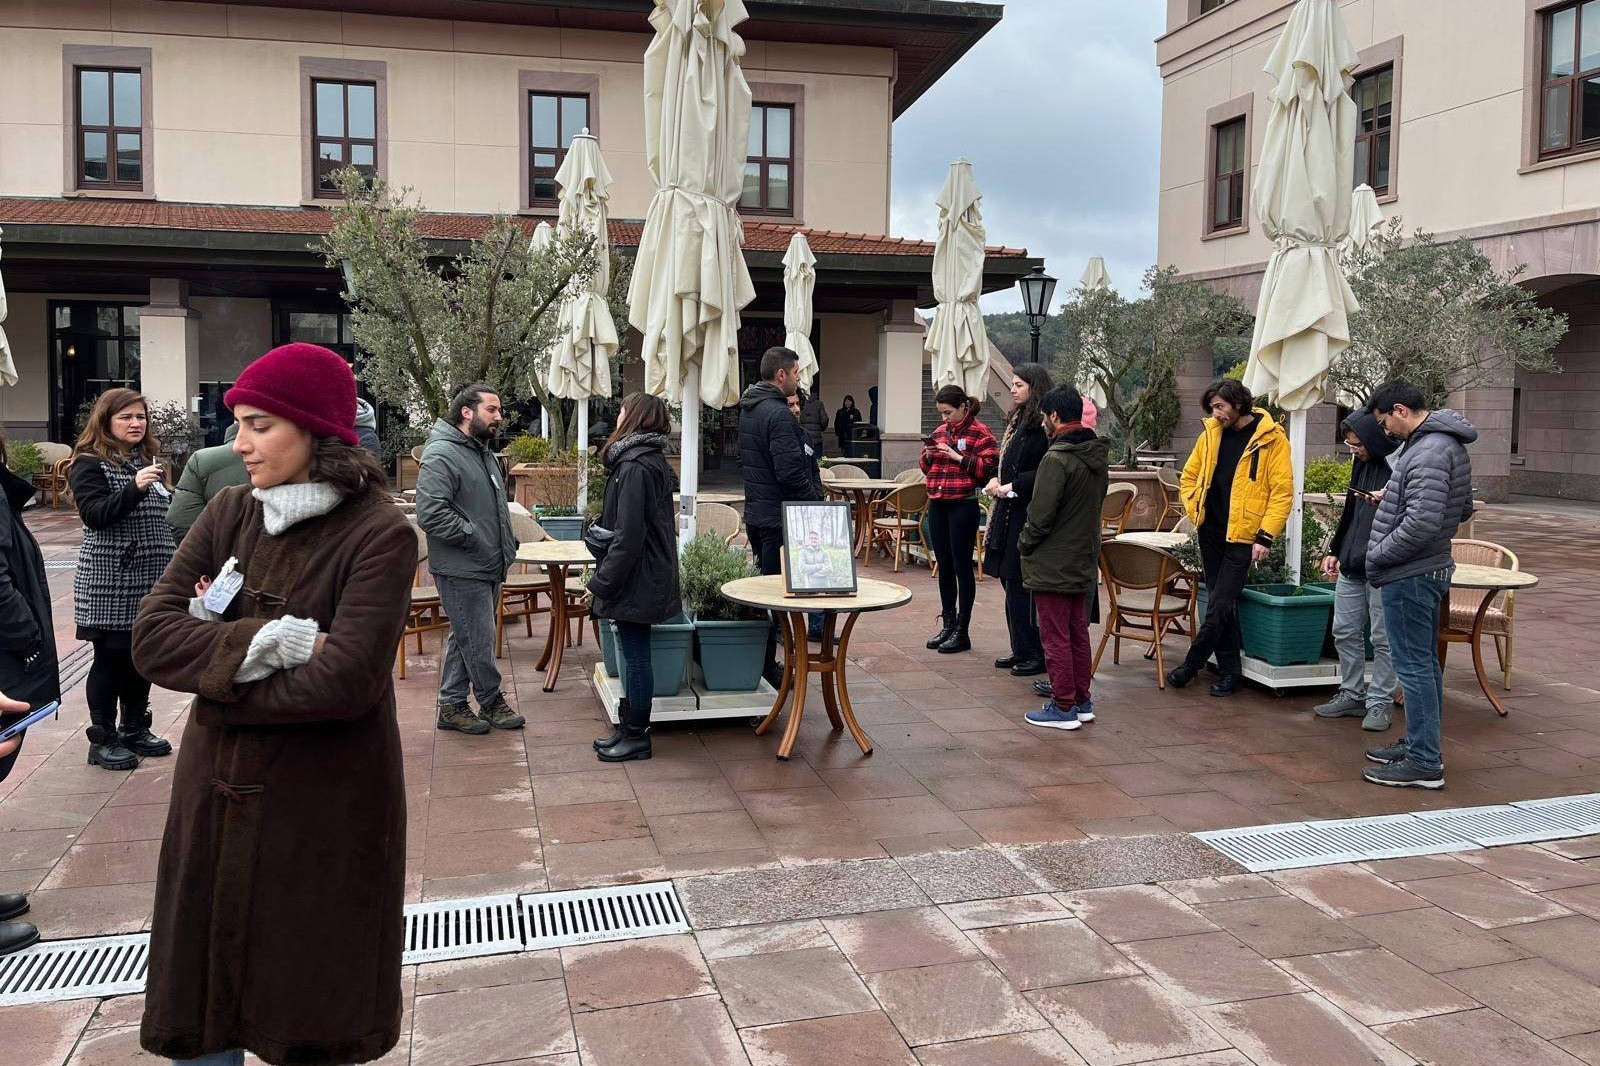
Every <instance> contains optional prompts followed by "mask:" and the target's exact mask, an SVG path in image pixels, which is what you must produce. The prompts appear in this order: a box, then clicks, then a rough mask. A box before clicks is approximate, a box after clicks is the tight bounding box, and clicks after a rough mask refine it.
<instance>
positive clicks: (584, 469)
mask: <svg viewBox="0 0 1600 1066" xmlns="http://www.w3.org/2000/svg"><path fill="white" fill-rule="evenodd" d="M588 503H589V398H588V397H587V396H585V397H584V398H583V399H581V400H579V401H578V513H579V514H580V515H581V514H583V513H584V511H585V509H586V508H587V506H588Z"/></svg>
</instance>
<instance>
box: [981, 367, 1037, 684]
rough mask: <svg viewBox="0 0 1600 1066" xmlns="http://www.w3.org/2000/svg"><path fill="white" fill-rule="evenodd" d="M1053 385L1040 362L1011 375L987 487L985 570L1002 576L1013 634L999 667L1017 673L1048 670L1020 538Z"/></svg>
mask: <svg viewBox="0 0 1600 1066" xmlns="http://www.w3.org/2000/svg"><path fill="white" fill-rule="evenodd" d="M1050 387H1051V384H1050V375H1049V374H1048V373H1047V372H1046V371H1045V369H1044V367H1042V366H1040V365H1039V364H1038V363H1023V364H1022V365H1020V366H1018V367H1017V368H1016V371H1015V373H1013V374H1012V376H1011V399H1012V400H1013V401H1014V406H1013V407H1012V408H1011V419H1010V421H1009V422H1007V423H1006V434H1005V437H1004V439H1003V440H1002V441H1001V442H1000V473H999V474H998V475H996V476H995V477H994V478H992V479H991V480H990V481H989V484H988V486H987V487H986V488H985V489H984V490H983V491H984V493H985V494H986V495H988V496H990V497H991V498H992V499H993V500H994V510H993V511H992V512H991V513H990V515H989V535H988V537H987V539H986V540H985V541H984V555H983V572H984V573H986V574H988V575H989V576H990V577H995V578H999V579H1000V584H1001V586H1002V587H1003V588H1004V589H1005V591H1006V628H1007V629H1008V630H1010V632H1011V654H1010V655H1006V656H1003V657H1001V658H999V659H996V660H995V661H994V665H995V668H996V669H999V670H1006V669H1009V670H1010V671H1011V672H1012V673H1013V674H1015V675H1016V676H1017V677H1031V676H1033V675H1034V674H1042V673H1044V645H1043V643H1041V642H1040V640H1039V623H1038V620H1037V618H1036V617H1035V616H1034V613H1033V594H1032V593H1030V592H1029V591H1028V590H1027V589H1026V588H1024V587H1023V585H1022V558H1021V555H1020V554H1019V553H1018V550H1017V537H1018V536H1020V535H1021V533H1022V525H1023V523H1024V522H1026V521H1027V520H1028V503H1029V501H1031V500H1032V499H1033V478H1034V475H1035V474H1036V473H1038V471H1039V463H1040V462H1041V461H1042V460H1043V459H1044V453H1045V452H1046V451H1048V450H1049V449H1050V438H1049V437H1048V436H1047V435H1046V434H1045V431H1044V416H1043V413H1042V412H1041V410H1040V407H1039V405H1040V403H1041V402H1043V400H1044V397H1045V394H1046V393H1048V392H1049V391H1050Z"/></svg>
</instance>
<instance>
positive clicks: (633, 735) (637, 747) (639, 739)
mask: <svg viewBox="0 0 1600 1066" xmlns="http://www.w3.org/2000/svg"><path fill="white" fill-rule="evenodd" d="M595 755H597V756H598V757H599V759H600V761H601V762H629V761H631V760H633V759H648V758H650V727H649V726H645V727H644V728H642V729H641V728H638V727H636V726H631V725H626V726H623V727H622V738H621V739H620V740H618V741H617V742H616V743H615V744H611V745H608V746H607V747H604V748H601V749H600V750H599V751H597V752H595Z"/></svg>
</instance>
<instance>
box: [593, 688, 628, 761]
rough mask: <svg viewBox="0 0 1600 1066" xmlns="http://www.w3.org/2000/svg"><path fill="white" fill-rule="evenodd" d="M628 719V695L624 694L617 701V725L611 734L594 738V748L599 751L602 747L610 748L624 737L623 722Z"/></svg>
mask: <svg viewBox="0 0 1600 1066" xmlns="http://www.w3.org/2000/svg"><path fill="white" fill-rule="evenodd" d="M627 720H628V697H626V696H624V697H622V698H621V699H620V700H618V701H617V724H616V726H615V727H614V728H613V729H612V730H611V733H610V735H608V736H603V737H596V738H595V740H594V750H595V751H599V750H600V749H601V748H609V747H610V746H611V745H613V744H615V743H616V742H617V741H619V740H621V739H622V723H623V722H626V721H627Z"/></svg>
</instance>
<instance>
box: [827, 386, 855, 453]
mask: <svg viewBox="0 0 1600 1066" xmlns="http://www.w3.org/2000/svg"><path fill="white" fill-rule="evenodd" d="M860 422H861V408H859V407H857V406H856V398H855V397H854V396H846V397H845V398H844V403H843V405H842V406H841V407H840V408H839V410H838V411H836V412H835V413H834V416H833V431H834V432H835V433H836V434H838V436H839V454H840V455H843V456H846V457H848V456H849V455H850V454H851V452H850V442H851V440H852V439H853V438H854V437H855V431H856V426H857V425H858V424H859V423H860Z"/></svg>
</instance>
